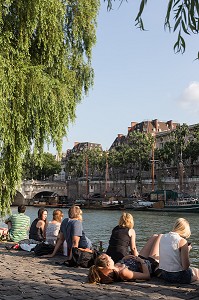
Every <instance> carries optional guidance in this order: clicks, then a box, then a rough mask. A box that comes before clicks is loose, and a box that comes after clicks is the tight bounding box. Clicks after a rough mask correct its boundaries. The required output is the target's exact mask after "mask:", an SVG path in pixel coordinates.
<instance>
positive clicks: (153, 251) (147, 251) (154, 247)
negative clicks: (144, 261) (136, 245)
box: [139, 234, 161, 260]
mask: <svg viewBox="0 0 199 300" xmlns="http://www.w3.org/2000/svg"><path fill="white" fill-rule="evenodd" d="M160 238H161V234H154V235H153V236H152V237H151V238H150V239H149V240H148V241H147V243H146V244H145V246H144V247H143V248H142V249H141V251H140V253H139V254H140V255H141V256H143V257H145V258H148V257H149V256H150V257H152V258H154V259H156V260H159V243H160Z"/></svg>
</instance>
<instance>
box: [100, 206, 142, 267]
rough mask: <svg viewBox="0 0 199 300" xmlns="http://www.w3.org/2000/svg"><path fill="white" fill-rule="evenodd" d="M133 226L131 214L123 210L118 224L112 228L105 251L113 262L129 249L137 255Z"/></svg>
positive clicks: (126, 253) (127, 252)
mask: <svg viewBox="0 0 199 300" xmlns="http://www.w3.org/2000/svg"><path fill="white" fill-rule="evenodd" d="M133 227H134V220H133V216H132V215H131V214H129V213H126V212H123V214H122V215H121V217H120V220H119V224H118V225H117V226H116V227H115V228H113V230H112V234H111V238H110V240H109V246H108V249H107V251H106V254H108V255H109V256H111V258H112V259H113V261H114V262H115V263H117V262H118V261H119V260H121V259H122V258H123V257H124V256H126V255H128V254H129V250H130V251H131V254H133V255H135V256H138V251H137V247H136V234H135V230H134V229H133Z"/></svg>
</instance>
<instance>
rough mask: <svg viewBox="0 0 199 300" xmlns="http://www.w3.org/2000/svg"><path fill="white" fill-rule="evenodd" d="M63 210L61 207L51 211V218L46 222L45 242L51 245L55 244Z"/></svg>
mask: <svg viewBox="0 0 199 300" xmlns="http://www.w3.org/2000/svg"><path fill="white" fill-rule="evenodd" d="M63 215H64V214H63V212H62V210H61V209H55V210H54V211H53V219H52V221H50V222H48V225H47V228H46V242H47V243H48V244H51V245H55V244H56V241H57V238H58V236H59V231H60V226H61V221H62V218H63Z"/></svg>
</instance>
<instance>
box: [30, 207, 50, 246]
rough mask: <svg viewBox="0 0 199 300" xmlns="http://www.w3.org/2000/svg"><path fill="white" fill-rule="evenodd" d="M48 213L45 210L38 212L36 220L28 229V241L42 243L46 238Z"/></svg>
mask: <svg viewBox="0 0 199 300" xmlns="http://www.w3.org/2000/svg"><path fill="white" fill-rule="evenodd" d="M47 215H48V212H47V210H46V209H45V208H40V209H39V210H38V218H36V219H35V220H34V221H33V222H32V224H31V227H30V232H29V239H33V240H35V241H39V242H43V241H45V238H46V225H47V224H46V223H47V220H46V219H47Z"/></svg>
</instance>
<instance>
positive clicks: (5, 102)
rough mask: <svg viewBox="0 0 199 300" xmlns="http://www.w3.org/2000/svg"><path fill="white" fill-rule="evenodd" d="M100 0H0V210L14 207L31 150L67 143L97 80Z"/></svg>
mask: <svg viewBox="0 0 199 300" xmlns="http://www.w3.org/2000/svg"><path fill="white" fill-rule="evenodd" d="M98 10H99V0H81V1H76V0H68V1H67V0H28V1H27V0H0V160H1V164H0V210H1V214H4V213H5V212H6V211H8V210H9V207H10V204H11V202H12V199H13V196H14V194H15V189H16V186H17V184H19V183H20V180H21V174H22V162H23V159H24V157H25V154H26V153H27V152H28V151H33V153H34V154H35V155H38V154H39V155H40V154H41V153H42V152H43V146H44V143H47V144H49V143H50V142H52V143H53V144H55V145H56V147H57V149H58V150H59V151H60V150H61V144H62V139H63V137H64V136H66V133H67V128H68V125H69V123H70V122H73V121H74V119H75V110H76V105H77V104H78V103H79V102H80V101H81V99H82V96H83V95H84V94H86V93H88V90H89V88H90V87H91V86H92V84H93V69H92V66H91V54H92V47H93V46H94V44H95V42H96V18H97V14H98Z"/></svg>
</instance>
